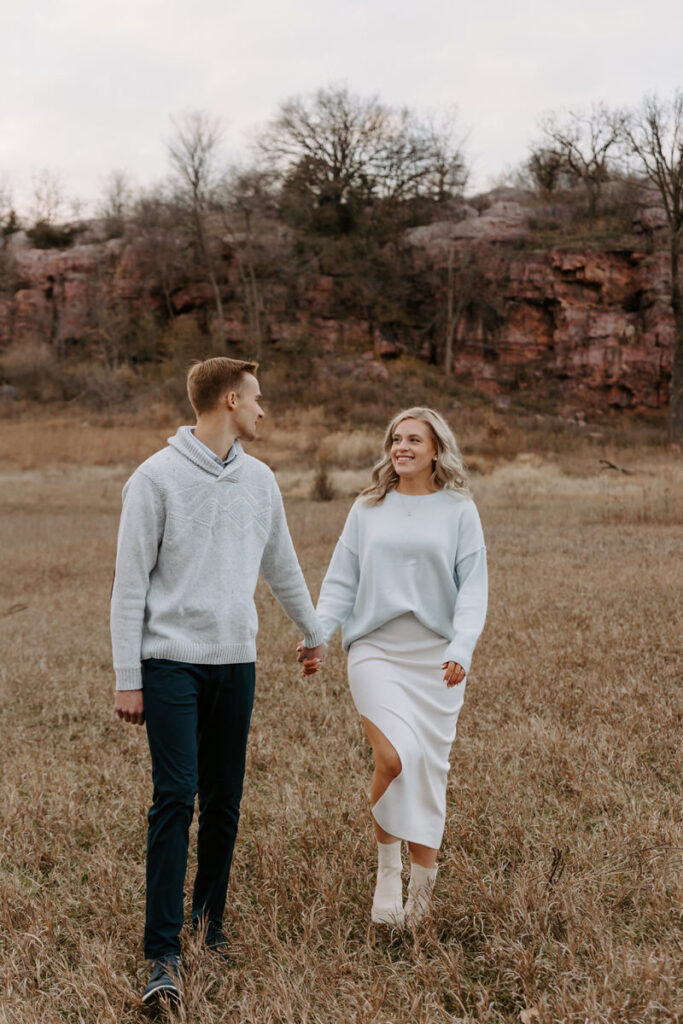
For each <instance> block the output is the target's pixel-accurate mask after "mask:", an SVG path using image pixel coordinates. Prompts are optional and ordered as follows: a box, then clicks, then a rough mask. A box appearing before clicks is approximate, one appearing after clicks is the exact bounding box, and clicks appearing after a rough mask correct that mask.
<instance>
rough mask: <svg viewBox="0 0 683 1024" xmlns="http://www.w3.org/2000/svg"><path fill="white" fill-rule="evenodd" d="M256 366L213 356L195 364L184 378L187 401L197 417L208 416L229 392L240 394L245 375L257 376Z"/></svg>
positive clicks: (238, 360)
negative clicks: (204, 414) (188, 400)
mask: <svg viewBox="0 0 683 1024" xmlns="http://www.w3.org/2000/svg"><path fill="white" fill-rule="evenodd" d="M257 370H258V363H248V362H246V361H245V360H244V359H228V358H227V356H214V357H213V359H205V360H204V361H203V362H197V363H194V365H193V366H191V367H190V369H189V372H188V374H187V397H188V398H189V399H190V403H191V405H192V408H193V409H194V411H195V413H196V415H197V416H200V415H201V414H202V413H205V412H211V410H212V409H215V408H216V406H217V405H218V403H219V402H220V400H221V398H222V397H223V395H225V394H227V392H228V391H239V386H240V384H241V382H242V378H243V377H244V375H245V373H253V374H254V375H255V374H256V371H257Z"/></svg>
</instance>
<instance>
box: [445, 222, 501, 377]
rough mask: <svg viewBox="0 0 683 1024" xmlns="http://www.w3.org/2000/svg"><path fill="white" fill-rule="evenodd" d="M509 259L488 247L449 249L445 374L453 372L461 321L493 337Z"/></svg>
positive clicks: (482, 244)
mask: <svg viewBox="0 0 683 1024" xmlns="http://www.w3.org/2000/svg"><path fill="white" fill-rule="evenodd" d="M508 274H509V267H508V257H506V256H505V255H504V254H503V253H502V252H500V250H496V249H494V248H492V247H491V245H489V244H487V243H485V242H484V243H479V244H476V243H475V244H465V245H462V244H461V245H457V244H454V245H451V247H450V249H449V251H448V261H447V264H446V280H445V291H446V317H445V325H444V326H445V331H444V359H443V368H444V373H445V374H446V375H447V376H450V375H451V374H452V372H453V352H454V348H455V339H456V338H457V337H458V333H459V330H460V327H461V324H462V323H463V321H466V320H467V321H470V322H474V321H476V322H477V323H478V324H479V325H480V326H481V328H482V329H483V330H484V332H485V333H486V334H492V333H493V332H494V331H495V329H496V328H497V327H498V325H499V324H500V322H501V320H502V316H503V290H502V286H501V282H503V281H504V280H505V279H506V278H507V276H508Z"/></svg>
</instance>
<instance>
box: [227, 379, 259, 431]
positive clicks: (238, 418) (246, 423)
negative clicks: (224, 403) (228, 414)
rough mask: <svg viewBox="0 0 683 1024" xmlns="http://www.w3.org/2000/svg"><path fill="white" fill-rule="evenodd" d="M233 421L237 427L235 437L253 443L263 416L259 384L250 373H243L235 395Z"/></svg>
mask: <svg viewBox="0 0 683 1024" xmlns="http://www.w3.org/2000/svg"><path fill="white" fill-rule="evenodd" d="M235 394H236V398H235V407H234V410H233V421H234V424H235V426H236V427H237V436H238V437H243V438H244V439H245V440H246V441H253V440H254V438H255V437H256V430H257V427H258V424H259V420H262V419H263V417H264V416H265V413H264V411H263V409H262V408H261V406H260V404H259V403H260V402H261V389H260V387H259V382H258V381H257V380H256V377H254V375H253V374H251V373H245V374H244V376H243V377H242V380H241V381H240V384H239V391H237V392H236V393H235Z"/></svg>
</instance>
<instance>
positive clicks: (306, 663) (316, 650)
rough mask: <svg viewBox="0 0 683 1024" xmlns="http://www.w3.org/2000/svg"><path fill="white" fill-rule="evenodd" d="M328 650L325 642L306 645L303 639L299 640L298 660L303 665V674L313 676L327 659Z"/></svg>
mask: <svg viewBox="0 0 683 1024" xmlns="http://www.w3.org/2000/svg"><path fill="white" fill-rule="evenodd" d="M326 650H327V648H326V647H325V644H319V645H318V646H317V647H305V646H304V642H303V640H300V641H299V643H298V644H297V645H296V651H297V656H296V660H297V661H298V662H299V664H300V665H301V675H302V676H312V675H313V674H314V673H315V672H317V671H318V669H319V668H320V666H321V665H322V663H323V661H324V660H325V651H326Z"/></svg>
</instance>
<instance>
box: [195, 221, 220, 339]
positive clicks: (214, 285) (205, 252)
mask: <svg viewBox="0 0 683 1024" xmlns="http://www.w3.org/2000/svg"><path fill="white" fill-rule="evenodd" d="M193 213H194V223H195V231H196V233H197V244H198V245H199V251H200V252H201V254H202V259H203V260H204V266H205V268H206V276H207V277H208V279H209V283H210V285H211V290H212V291H213V298H214V302H215V304H216V314H217V316H218V336H219V339H220V341H221V343H222V344H225V319H224V316H223V303H222V301H221V293H220V291H219V289H218V282H217V281H216V277H215V275H214V272H213V267H212V266H211V257H210V255H209V247H208V245H207V244H206V235H205V233H204V224H203V222H202V214H201V211H200V210H199V209H198V208H197V206H195V208H194V210H193Z"/></svg>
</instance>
